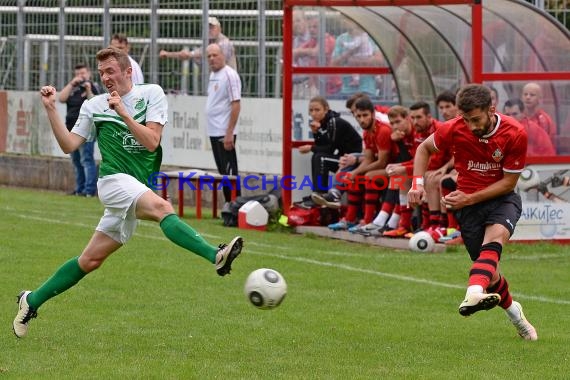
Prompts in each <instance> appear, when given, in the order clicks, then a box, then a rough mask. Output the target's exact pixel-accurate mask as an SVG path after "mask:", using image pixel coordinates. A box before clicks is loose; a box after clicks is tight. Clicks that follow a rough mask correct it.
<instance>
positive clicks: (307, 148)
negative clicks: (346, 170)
mask: <svg viewBox="0 0 570 380" xmlns="http://www.w3.org/2000/svg"><path fill="white" fill-rule="evenodd" d="M309 115H310V117H311V119H312V121H311V124H310V127H311V131H312V132H313V136H314V139H315V143H314V145H302V146H300V147H299V152H300V153H309V152H312V153H313V157H312V159H311V171H312V181H313V182H312V183H313V189H315V191H316V192H320V193H326V192H327V190H328V189H329V188H330V187H331V186H330V185H329V173H330V172H333V173H335V172H336V171H337V170H338V168H339V159H340V157H342V156H344V155H345V154H351V153H361V152H362V138H361V137H360V135H359V134H358V132H356V130H355V129H354V127H353V126H352V125H351V124H350V123H349V122H348V121H346V120H344V119H343V118H341V117H340V114H339V113H338V112H335V111H333V110H331V109H330V107H329V103H328V102H327V100H326V99H325V98H324V97H322V96H316V97H314V98H312V99H311V101H310V102H309Z"/></svg>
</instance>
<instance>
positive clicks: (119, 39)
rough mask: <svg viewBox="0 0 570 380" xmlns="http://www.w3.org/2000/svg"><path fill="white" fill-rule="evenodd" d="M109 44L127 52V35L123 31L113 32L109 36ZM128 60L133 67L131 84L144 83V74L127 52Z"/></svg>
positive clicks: (128, 48)
mask: <svg viewBox="0 0 570 380" xmlns="http://www.w3.org/2000/svg"><path fill="white" fill-rule="evenodd" d="M111 46H112V47H115V48H117V49H120V50H122V51H124V52H125V53H127V54H129V50H130V45H129V40H128V39H127V36H126V35H125V34H123V33H115V34H113V37H111ZM129 61H131V67H132V68H133V73H132V74H133V75H132V78H131V79H132V81H133V84H142V83H144V76H143V72H142V70H141V67H140V66H139V64H138V62H137V61H135V60H134V59H133V57H131V56H130V54H129Z"/></svg>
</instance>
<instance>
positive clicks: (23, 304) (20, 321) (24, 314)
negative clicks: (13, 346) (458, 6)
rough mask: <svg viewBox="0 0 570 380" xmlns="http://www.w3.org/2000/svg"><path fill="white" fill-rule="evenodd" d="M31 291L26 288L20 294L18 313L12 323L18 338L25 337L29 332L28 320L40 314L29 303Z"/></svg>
mask: <svg viewBox="0 0 570 380" xmlns="http://www.w3.org/2000/svg"><path fill="white" fill-rule="evenodd" d="M30 293H31V291H29V290H25V291H23V292H21V293H20V294H19V295H18V301H17V303H18V314H16V318H14V322H13V323H12V326H13V328H14V334H16V336H17V337H18V338H23V337H25V336H26V334H28V322H29V321H30V319H32V318H35V317H37V316H38V313H37V312H36V311H35V310H34V309H32V308H31V307H30V305H28V301H27V298H28V294H30Z"/></svg>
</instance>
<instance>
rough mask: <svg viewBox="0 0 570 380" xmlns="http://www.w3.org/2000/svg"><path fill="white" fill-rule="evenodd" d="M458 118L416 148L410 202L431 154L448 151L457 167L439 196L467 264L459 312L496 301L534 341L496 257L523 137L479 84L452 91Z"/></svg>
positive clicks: (516, 209)
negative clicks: (454, 221)
mask: <svg viewBox="0 0 570 380" xmlns="http://www.w3.org/2000/svg"><path fill="white" fill-rule="evenodd" d="M457 106H458V108H459V110H460V111H461V113H462V117H461V118H457V119H454V120H452V121H450V122H448V123H445V124H444V125H443V126H442V127H440V128H439V129H438V130H436V131H435V133H434V134H433V135H432V136H430V137H428V138H427V139H426V140H425V141H424V142H423V143H422V144H421V145H420V146H419V147H418V149H417V151H416V156H415V160H414V178H413V185H412V188H411V190H410V191H409V193H408V201H409V203H410V205H412V206H415V205H418V204H420V203H421V201H422V199H423V198H424V197H425V190H424V188H423V175H424V174H425V171H426V168H427V165H428V160H429V157H430V154H431V153H432V152H437V151H440V150H452V151H453V154H454V156H455V168H456V170H457V172H458V180H457V190H456V191H453V192H451V193H450V194H448V195H447V196H445V197H443V198H442V202H443V203H444V204H445V206H446V207H447V208H448V209H450V210H452V211H453V212H454V213H455V215H456V217H457V218H458V220H459V223H460V225H461V231H462V236H463V240H464V242H465V247H466V248H467V251H468V252H469V256H470V257H471V260H473V264H472V266H471V271H470V273H469V286H468V288H467V293H466V296H465V300H464V301H463V302H462V303H461V304H460V305H459V313H460V314H461V315H463V316H469V315H471V314H473V313H475V312H477V311H480V310H489V309H492V308H493V307H495V306H497V305H500V306H501V307H502V308H503V309H505V311H506V312H507V315H508V316H509V318H510V320H511V322H512V323H513V325H514V326H515V327H516V329H517V332H518V334H519V335H520V336H521V337H522V338H524V339H527V340H537V339H538V336H537V334H536V330H535V328H534V327H533V326H532V325H531V324H530V322H528V320H527V319H526V318H525V316H524V314H523V311H522V307H521V305H520V303H518V302H516V301H513V299H512V297H511V294H510V293H509V286H508V284H507V280H506V279H505V278H504V277H503V276H502V275H501V272H500V268H499V260H500V258H501V251H502V249H503V246H504V245H505V244H506V243H507V241H508V240H509V238H510V237H511V235H512V234H513V233H514V230H515V225H516V223H517V221H518V219H519V217H520V215H521V211H522V205H521V199H520V196H519V195H518V194H516V193H515V192H514V191H513V190H514V188H515V185H516V183H517V180H518V178H519V175H520V173H521V172H522V170H523V169H524V165H525V156H526V149H527V135H526V132H525V130H524V128H523V127H522V126H521V125H520V124H519V123H518V122H517V121H516V120H514V119H512V118H509V117H504V116H503V115H500V114H498V113H495V107H494V106H491V93H490V91H489V89H488V88H487V87H485V86H482V85H477V84H471V85H467V86H465V87H463V88H462V89H461V90H460V91H459V93H458V95H457Z"/></svg>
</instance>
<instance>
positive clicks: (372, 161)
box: [313, 97, 393, 231]
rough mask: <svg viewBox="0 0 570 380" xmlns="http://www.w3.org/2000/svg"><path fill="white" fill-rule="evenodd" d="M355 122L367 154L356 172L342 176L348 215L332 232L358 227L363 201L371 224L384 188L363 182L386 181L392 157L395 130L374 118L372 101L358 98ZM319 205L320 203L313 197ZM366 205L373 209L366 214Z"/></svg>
mask: <svg viewBox="0 0 570 380" xmlns="http://www.w3.org/2000/svg"><path fill="white" fill-rule="evenodd" d="M354 107H355V115H354V116H355V118H356V120H357V121H358V124H359V125H360V127H361V128H362V129H363V130H364V136H363V140H364V151H363V157H362V159H361V160H360V163H359V164H358V166H357V167H356V168H354V169H353V170H351V171H349V172H346V173H341V174H343V175H342V179H340V181H341V182H342V184H341V187H343V188H344V189H346V190H347V191H348V207H347V210H346V215H345V217H344V218H342V219H341V220H340V221H339V222H337V223H333V224H330V225H329V226H328V227H329V228H330V229H331V230H334V231H339V230H347V229H349V228H351V227H354V226H356V225H357V224H358V213H359V211H360V210H361V207H362V206H361V205H362V198H363V196H364V198H365V210H364V211H365V215H364V219H365V220H366V221H367V223H369V222H371V221H372V219H373V218H374V215H375V214H376V206H377V205H378V202H379V198H380V190H379V187H382V184H376V183H373V181H371V180H367V181H361V180H362V179H363V178H375V177H378V178H386V174H385V173H386V172H385V170H384V169H385V168H386V165H387V164H388V163H389V162H390V158H391V157H392V155H393V151H392V139H391V137H390V136H391V134H392V129H391V128H390V127H389V126H387V125H386V124H384V123H382V122H380V121H378V120H377V119H376V116H375V109H374V104H373V103H372V101H371V100H370V98H367V97H366V98H365V97H363V98H359V99H358V100H356V102H355V104H354ZM313 200H314V201H315V203H317V204H321V203H319V202H318V199H315V198H314V197H313ZM366 205H369V206H371V207H373V208H374V209H373V210H371V211H367V210H366Z"/></svg>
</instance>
